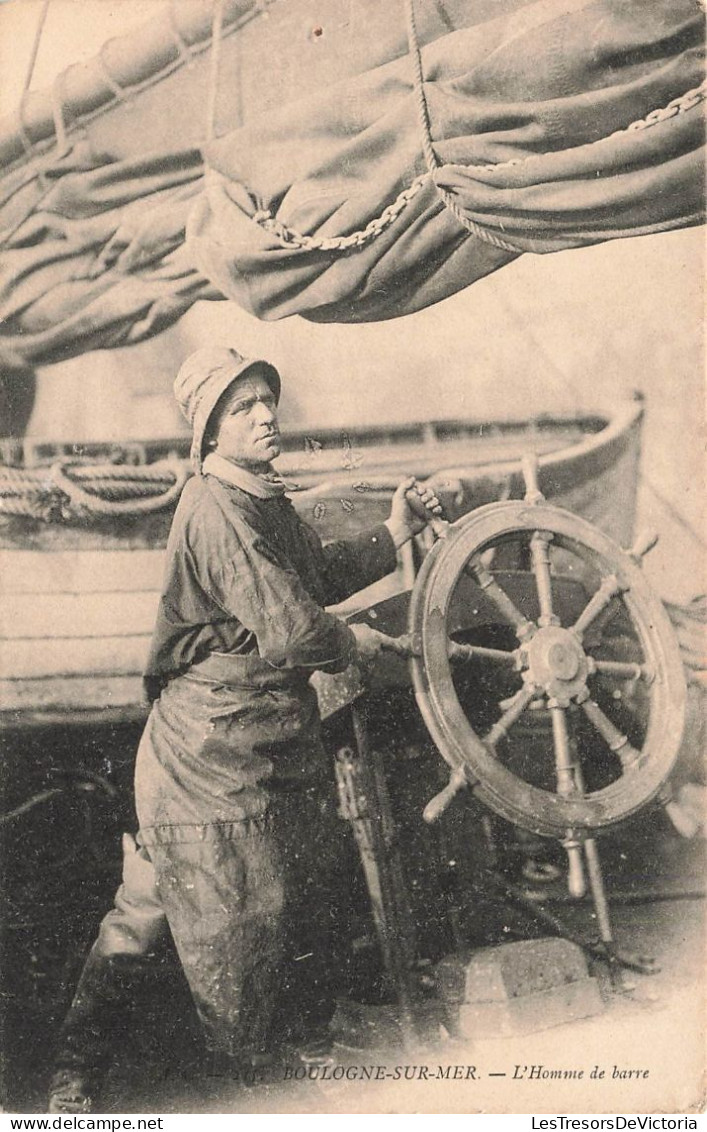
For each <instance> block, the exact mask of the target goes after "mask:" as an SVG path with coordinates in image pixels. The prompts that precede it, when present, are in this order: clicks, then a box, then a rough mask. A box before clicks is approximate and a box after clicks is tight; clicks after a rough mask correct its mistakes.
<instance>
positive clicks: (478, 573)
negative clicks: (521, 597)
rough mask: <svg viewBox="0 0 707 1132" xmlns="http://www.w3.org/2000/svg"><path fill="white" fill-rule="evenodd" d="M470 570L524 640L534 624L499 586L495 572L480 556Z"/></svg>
mask: <svg viewBox="0 0 707 1132" xmlns="http://www.w3.org/2000/svg"><path fill="white" fill-rule="evenodd" d="M467 569H468V570H471V571H472V573H473V574H474V576H475V578H476V580H477V582H478V583H479V585H480V586H481V589H482V590H483V591H484V593H485V594H486V595H487V596H488V597H489V598H490V599H491V601H492V602H493V603H494V605H495V606H496V608H497V609H498V610H499V611H500V612H501V613H502V615H503V616H504V617H505V618H506V620H507V621H510V623H511V625H513V627H514V629H515V633H516V636H517V637H518V638H519V639H520V640H523V639H524V638H525V637H527V636H528V635H529V634H530V633H532V631H533V624H532V622H530V621H529V620H528V618H527V617H525V616H524V615H523V614H522V613H521V611H520V610H519V609H518V606H517V605H516V604H515V602H513V601H512V600H511V598H510V597H509V596H508V594H507V593H506V591H505V590H504V589H502V588H501V586H499V584H498V582H497V581H496V579H495V578H494V576H493V574H492V573H491V572H490V571H489V570H487V569H486V567H485V566H484V564H483V562H482V561H481V560H480V559H479V558H475V559H473V560H472V561H471V562H470V563H469V566H468V567H467Z"/></svg>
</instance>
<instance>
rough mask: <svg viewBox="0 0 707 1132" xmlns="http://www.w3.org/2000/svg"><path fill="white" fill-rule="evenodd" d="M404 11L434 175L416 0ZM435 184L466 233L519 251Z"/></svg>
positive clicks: (424, 142) (425, 150)
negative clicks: (482, 225) (416, 20)
mask: <svg viewBox="0 0 707 1132" xmlns="http://www.w3.org/2000/svg"><path fill="white" fill-rule="evenodd" d="M405 10H406V14H407V28H408V49H409V52H410V56H411V58H412V63H413V69H414V86H415V104H416V107H417V117H418V121H419V124H420V130H421V133H422V152H423V154H424V157H425V163H426V165H427V171H428V172H429V174H430V176H431V177H433V178H434V174H435V173H436V172H437V170H438V169H439V168H440V163H439V161H438V160H437V154H436V153H435V151H434V145H433V144H432V128H431V125H430V115H429V110H428V108H427V99H426V98H425V76H424V74H423V70H422V52H421V51H420V42H419V40H418V37H417V26H416V24H415V0H405ZM435 187H436V189H437V192H438V193H439V195H440V197H441V198H442V201H443V202H444V206H445V208H448V209H449V211H450V212H451V214H452V216H454V217H455V219H456V220H458V221H459V223H460V224H461V226H462V227H463V228H466V230H467V232H470V233H471V234H472V236H476V237H477V239H479V240H483V241H484V242H485V243H487V244H491V245H492V246H493V247H494V248H501V249H502V250H503V251H507V252H516V253H519V252H520V251H521V249H520V248H518V247H516V245H515V244H511V243H509V241H508V240H503V239H501V237H500V236H496V235H494V233H493V232H489V230H488V229H487V228H482V227H481V225H480V224H476V223H475V222H474V221H473V220H472V219H471V218H470V217H469V216H467V215H466V214H465V213H464V212H463V211H462V209H461V208H460V207H459V205H458V204H457V202H456V201H455V199H454V196H453V195H452V193H450V192H448V191H447V190H446V189H443V188H442V187H441V186H440V185H437V184H436V182H435Z"/></svg>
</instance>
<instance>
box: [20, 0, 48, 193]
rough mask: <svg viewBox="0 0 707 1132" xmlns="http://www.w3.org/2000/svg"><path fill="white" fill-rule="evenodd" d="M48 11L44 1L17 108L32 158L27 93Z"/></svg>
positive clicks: (24, 142)
mask: <svg viewBox="0 0 707 1132" xmlns="http://www.w3.org/2000/svg"><path fill="white" fill-rule="evenodd" d="M48 11H49V0H43V3H42V10H41V12H40V13H39V20H38V22H37V27H36V28H35V31H34V40H33V41H32V49H31V51H30V55H29V62H28V64H27V70H26V71H25V78H24V82H23V84H22V94H21V95H20V103H19V106H18V108H17V121H18V129H17V133H18V134H19V137H20V141H21V142H22V148H23V149H24V151H25V153H26V154H27V156H28V157H31V156H32V152H33V146H32V139H31V137H30V136H29V134H28V133H27V130H26V129H25V121H24V109H25V98H26V97H27V92H28V90H29V88H30V84H31V82H32V76H33V75H34V68H35V64H36V62H37V55H38V54H39V45H40V43H41V41H42V34H43V32H44V25H45V23H46V21H47V13H48ZM37 176H38V179H39V182H40V185H42V186H43V184H44V176H43V174H42V173H39V174H37Z"/></svg>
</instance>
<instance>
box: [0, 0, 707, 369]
mask: <svg viewBox="0 0 707 1132" xmlns="http://www.w3.org/2000/svg"><path fill="white" fill-rule="evenodd" d="M427 7H428V5H427V3H424V4H423V2H422V0H417V3H416V5H415V7H414V8H412V7H411V5H410V4H409V3H407V4H404V3H402V2H401V3H399V4H395V5H392V4H391V5H390V9H389V13H390V14H389V19H390V20H391V21H392V20H399V21H400V22H401V27H402V29H403V31H404V29H405V21H406V20H407V21H408V28H407V32H408V43H409V51H408V52H407V53H406V54H403V55H400V56H399V57H396V58H394V59H392V60H389V61H387V62H384V63H379V64H378V65H376V66H374V67H372V68H371V69H370V70H368V71H365V72H364V73H362V74H357V75H352V76H348V77H346V79H344V80H343V81H342V82H340V83H338V84H334V85H333V86H332V85H328V86H325V87H323V88H322V89H320V90H316V91H314V92H312V93H310V94H308V95H307V96H306V97H304V98H301V99H298V100H297V101H294V102H286V103H284V104H283V105H281V106H276V107H275V108H271V109H269V110H268V111H267V112H266V113H264V114H262V115H260V116H259V115H257V114H250V115H249V117H248V120H247V123H246V124H245V125H244V126H241V127H239V128H237V129H234V130H232V131H229V132H227V133H225V134H223V135H222V136H220V137H218V138H216V139H215V140H212V141H211V142H209V143H206V144H204V145H203V147H200V148H193V149H188V150H184V151H182V152H173V151H172V152H170V153H168V154H164V153H152V154H143V155H141V156H140V157H139V158H136V159H135V160H130V159H129V158H127V159H126V158H123V159H121V160H119V161H109V162H106V161H105V159H102V158H101V155H100V154H99V153H95V152H93V151H92V150H91V148H90V146H88V145H86V146H85V149H82V145H81V142H80V141H78V142H76V143H74V144H73V145H72V146H70V147H69V148H68V151H67V152H65V153H64V154H63V155H62V156H61V157H60V158H59V159H58V160H57V162H56V163H55V164H54V165H51V166H49V167H48V168H47V167H46V166H45V173H44V183H45V186H46V191H45V193H44V195H43V196H42V197H41V198H40V199H39V201H37V202H36V203H35V204H33V206H32V207H31V209H30V210H25V214H23V209H22V196H23V194H22V185H21V184H20V181H19V180H18V178H20V180H21V176H22V173H21V172H18V171H15V173H14V177H15V185H14V187H13V189H12V191H11V192H10V193H9V195H8V196H7V197H6V201H5V205H4V208H3V209H2V211H1V212H0V222H2V228H3V229H4V235H3V237H2V241H3V242H2V245H0V246H2V250H3V256H2V259H3V265H4V266H3V272H4V275H5V278H4V280H3V281H2V283H1V286H2V290H1V291H0V315H1V316H2V318H3V323H2V338H1V339H0V341H1V342H2V343H3V346H2V349H3V351H4V355H3V356H4V360H5V362H6V364H8V365H10V366H13V367H14V368H21V367H23V366H25V367H26V366H29V365H33V364H41V363H46V362H50V361H52V360H56V359H57V358H60V357H67V356H69V355H71V354H75V353H79V352H82V351H83V350H86V349H95V348H96V347H99V346H107V347H110V346H115V345H122V344H125V343H128V342H134V341H138V340H139V339H140V338H143V337H147V336H149V335H150V334H153V333H156V332H157V331H159V330H161V329H162V328H163V327H165V326H166V325H168V324H169V323H170V322H173V321H175V320H176V319H178V318H179V317H180V316H181V314H182V313H183V312H184V311H185V310H186V309H187V308H188V307H189V306H190V305H191V304H192V303H193V302H195V301H196V300H197V299H200V298H217V297H228V298H231V299H234V300H235V301H236V302H238V303H239V304H240V305H242V306H243V307H244V308H246V309H247V310H249V311H250V312H252V313H253V314H255V315H257V316H258V317H260V318H265V319H276V318H283V317H286V316H288V315H292V314H300V315H304V316H305V317H307V318H310V319H315V320H321V321H340V322H354V321H372V320H377V319H384V318H391V317H396V316H399V315H404V314H408V313H410V312H411V311H414V310H417V309H420V308H422V307H425V306H428V305H430V304H431V303H434V302H438V301H439V300H441V299H443V298H445V297H446V296H448V295H451V294H453V293H454V292H456V291H459V290H460V289H462V288H463V287H466V286H468V285H469V284H470V283H473V282H474V281H475V280H476V279H479V278H480V277H482V276H484V275H486V274H488V273H489V272H490V271H493V270H496V269H497V268H498V267H500V266H502V265H503V264H505V263H507V262H509V261H510V260H511V259H513V258H515V256H517V255H518V254H522V253H524V252H534V253H544V252H550V251H557V250H560V249H564V248H572V247H580V246H584V245H588V244H592V243H596V242H600V241H603V240H609V239H615V238H619V237H625V236H631V235H642V234H648V233H655V232H661V231H667V230H670V229H673V228H678V227H685V226H688V225H693V224H697V223H700V222H702V220H703V216H704V200H703V197H704V183H703V160H702V147H703V140H704V138H703V132H704V123H703V116H702V113H701V102H702V99H703V98H704V85H703V76H704V72H703V62H702V44H703V30H704V29H703V17H702V14H701V13H700V11H699V8H698V6H697V4H696V3H694V2H692V0H690V2H689V3H688V2H687V0H653V2H652V3H651V4H645V3H638V2H634V3H626V2H625V0H530V2H525V3H523V2H522V0H507V2H505V3H503V4H499V3H494V4H487V3H484V2H483V0H479V2H477V3H469V4H468V5H466V14H465V17H464V20H465V23H466V24H467V25H468V26H464V27H454V26H453V25H452V23H451V21H449V25H448V26H449V30H448V31H447V32H446V34H443V35H440V36H438V37H437V38H436V39H434V41H432V42H427V43H425V44H424V45H423V46H422V47H421V48H420V49H419V53H418V49H417V47H418V44H417V37H416V34H415V28H414V19H413V20H411V15H412V16H413V17H414V16H415V15H417V19H418V21H419V20H420V19H421V17H422V15H423V14H424V11H425V10H426V9H427ZM435 7H436V10H437V11H443V9H442V7H441V6H440V4H439V3H437V0H435ZM277 10H278V5H274V6H273V7H272V10H271V12H270V13H269V14H270V15H271V16H275V15H276V13H277ZM499 10H500V14H499ZM228 81H229V75H228V74H226V75H221V76H220V82H223V83H226V84H227V83H228ZM202 158H203V162H204V166H205V168H204V167H203V166H202ZM26 175H27V174H26V173H25V174H24V176H25V177H26Z"/></svg>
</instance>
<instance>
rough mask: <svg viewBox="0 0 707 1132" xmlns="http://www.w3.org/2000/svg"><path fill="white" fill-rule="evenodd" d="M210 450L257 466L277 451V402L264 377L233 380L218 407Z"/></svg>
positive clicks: (267, 460) (247, 464)
mask: <svg viewBox="0 0 707 1132" xmlns="http://www.w3.org/2000/svg"><path fill="white" fill-rule="evenodd" d="M212 435H213V437H214V439H215V442H216V443H215V446H214V451H216V452H217V453H218V455H219V456H224V457H225V458H226V459H227V460H232V461H233V463H234V464H241V465H242V466H243V467H244V468H251V469H254V470H258V469H259V468H262V467H263V466H264V465H266V464H269V463H270V461H271V460H274V459H275V457H276V456H279V455H280V426H279V425H278V422H277V402H276V400H275V397H274V395H273V392H272V390H271V388H270V386H269V385H268V383H267V381H266V380H265V378H264V377H261V376H260V375H257V374H256V375H249V376H247V377H242V378H240V380H238V381H236V382H235V384H234V385H233V386H232V388H231V389H230V390H229V391H228V392H227V393H226V394H225V396H224V397H223V400H222V402H221V404H220V405H219V408H218V416H217V419H216V422H215V425H214V428H213V433H212Z"/></svg>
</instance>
